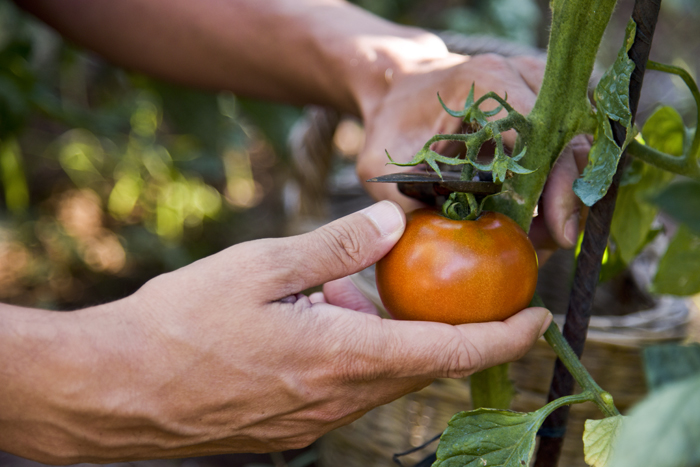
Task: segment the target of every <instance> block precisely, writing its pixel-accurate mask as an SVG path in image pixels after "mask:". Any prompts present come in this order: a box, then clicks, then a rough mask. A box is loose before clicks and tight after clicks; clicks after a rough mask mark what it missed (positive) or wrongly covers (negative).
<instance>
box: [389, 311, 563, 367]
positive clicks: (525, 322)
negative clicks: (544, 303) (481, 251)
mask: <svg viewBox="0 0 700 467" xmlns="http://www.w3.org/2000/svg"><path fill="white" fill-rule="evenodd" d="M551 321H552V315H551V313H550V312H549V311H548V310H546V309H544V308H527V309H525V310H523V311H521V312H519V313H517V314H516V315H514V316H512V317H510V318H508V319H507V320H505V321H494V322H490V323H478V324H463V325H459V326H450V325H447V324H440V323H428V322H415V321H388V320H384V321H383V322H384V324H383V326H384V327H385V329H386V333H388V337H387V336H385V337H384V342H385V349H383V353H384V354H385V355H387V358H386V359H385V360H384V361H383V363H382V364H383V365H384V370H385V372H386V373H388V374H391V375H393V376H397V377H417V376H424V377H431V378H444V377H448V378H462V377H464V376H467V375H470V374H472V373H475V372H477V371H480V370H483V369H486V368H490V367H492V366H494V365H498V364H501V363H505V362H511V361H514V360H517V359H519V358H521V357H522V356H523V355H525V353H527V351H528V350H529V349H530V348H531V347H532V346H533V345H534V343H535V342H536V341H537V339H538V338H539V337H540V336H541V335H542V334H544V332H545V331H546V330H547V327H548V326H549V324H550V323H551Z"/></svg>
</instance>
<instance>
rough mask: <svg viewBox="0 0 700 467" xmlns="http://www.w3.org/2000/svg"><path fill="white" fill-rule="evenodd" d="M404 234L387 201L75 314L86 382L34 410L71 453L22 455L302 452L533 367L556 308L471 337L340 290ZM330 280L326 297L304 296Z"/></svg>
mask: <svg viewBox="0 0 700 467" xmlns="http://www.w3.org/2000/svg"><path fill="white" fill-rule="evenodd" d="M404 223H405V219H404V216H403V213H402V212H401V210H400V209H398V206H396V205H395V204H393V203H390V202H388V201H385V202H381V203H378V204H375V205H374V206H372V207H370V208H368V209H366V210H364V211H361V212H359V213H355V214H352V215H350V216H347V217H345V218H343V219H340V220H338V221H335V222H333V223H331V224H329V225H327V226H325V227H322V228H320V229H318V230H316V231H314V232H312V233H309V234H305V235H301V236H298V237H290V238H282V239H270V240H258V241H254V242H249V243H244V244H240V245H237V246H234V247H231V248H229V249H227V250H225V251H223V252H221V253H219V254H216V255H213V256H211V257H209V258H205V259H203V260H200V261H197V262H196V263H193V264H191V265H189V266H187V267H184V268H182V269H180V270H178V271H175V272H172V273H169V274H165V275H162V276H159V277H157V278H155V279H153V280H152V281H150V282H148V283H147V284H146V285H145V286H144V287H143V288H142V289H140V290H139V291H138V292H136V293H135V294H134V295H132V296H131V297H128V298H127V299H124V300H122V301H120V302H115V303H114V304H110V305H106V306H102V307H97V308H94V309H88V310H84V311H81V312H76V313H78V315H73V314H72V313H69V314H68V315H73V319H77V318H78V317H80V316H82V319H83V322H82V324H81V325H80V326H75V325H74V326H73V327H72V328H71V329H73V331H72V332H74V333H75V334H76V335H77V336H83V340H84V336H86V335H87V336H91V340H90V343H91V344H90V348H89V349H83V351H82V352H78V353H76V355H80V358H78V360H80V361H86V364H88V363H89V365H87V366H88V371H87V372H86V373H85V374H77V375H76V374H75V372H73V373H72V374H71V376H72V378H73V379H72V383H71V384H69V387H70V388H71V389H72V392H70V391H69V392H66V391H63V390H62V389H61V386H60V385H58V384H57V383H56V381H55V380H54V382H53V388H52V393H59V395H60V397H59V399H58V400H59V401H60V402H61V404H58V405H56V404H53V405H50V403H48V402H46V401H43V402H41V403H39V404H38V405H37V406H36V407H34V406H33V407H31V408H28V409H27V411H28V413H30V415H31V414H36V415H37V416H42V417H45V418H46V419H49V420H52V421H56V420H59V422H55V423H54V424H49V428H46V430H48V434H49V435H50V436H48V438H47V437H46V436H45V435H46V433H47V431H46V430H44V431H38V432H37V431H35V433H38V435H35V436H34V439H36V440H37V442H38V443H45V442H46V439H49V440H50V441H51V442H50V446H52V447H53V448H54V451H52V452H53V453H54V455H57V454H55V453H56V452H57V451H58V452H61V453H63V454H66V453H68V454H66V455H64V456H63V457H42V456H36V455H32V453H31V452H28V451H21V452H17V451H15V452H16V453H18V454H20V455H24V456H26V457H34V458H38V459H39V460H42V461H44V462H46V461H49V462H56V461H60V462H78V461H83V462H84V461H90V462H106V461H114V460H130V459H142V458H159V457H183V456H194V455H203V454H214V453H224V452H241V451H243V452H256V451H257V452H261V451H266V452H269V451H279V450H284V449H289V448H298V447H302V446H305V445H308V444H309V443H311V442H313V441H314V440H315V439H317V438H318V437H320V436H321V435H323V434H324V433H326V432H327V431H329V430H332V429H333V428H336V427H338V426H341V425H344V424H347V423H349V422H351V421H353V420H355V419H357V418H358V417H360V416H361V415H362V414H364V413H365V412H367V411H368V410H370V409H372V408H373V407H376V406H378V405H380V404H384V403H387V402H389V401H391V400H393V399H396V398H398V397H400V396H402V395H404V394H406V393H408V392H411V391H415V390H418V389H420V388H422V387H424V386H426V385H427V384H429V383H430V382H431V381H432V380H433V379H434V378H439V377H451V378H458V377H464V376H467V375H469V374H471V373H473V372H475V371H478V370H480V369H484V368H488V367H491V366H493V365H496V364H499V363H503V362H506V361H512V360H515V359H517V358H519V357H520V356H522V355H523V354H524V353H525V352H526V351H527V350H528V349H529V348H530V347H531V346H532V344H533V343H534V342H535V341H536V339H537V338H538V337H539V336H540V335H541V334H542V333H543V332H544V331H545V329H546V327H547V326H548V324H549V322H550V320H551V315H550V314H549V313H548V312H547V310H545V309H542V308H530V309H526V310H524V311H522V312H520V313H518V314H516V315H515V316H513V317H512V318H510V319H508V320H506V321H504V322H492V323H481V324H468V325H460V326H450V325H446V324H440V323H432V322H408V321H403V322H402V321H393V320H384V319H381V318H379V317H378V316H376V315H375V314H374V313H375V310H374V308H373V307H372V306H371V304H370V303H369V302H367V300H366V299H364V297H362V296H361V295H360V294H359V292H358V291H357V290H356V289H354V288H353V287H352V285H351V284H349V280H347V279H345V280H342V279H341V280H339V281H338V280H337V279H339V278H342V277H344V276H347V275H348V274H351V273H354V272H357V271H360V270H361V269H363V268H365V267H367V266H369V265H370V264H372V263H374V262H376V261H377V260H379V259H380V258H381V257H382V256H384V255H385V254H386V253H387V252H388V251H389V249H391V248H392V246H393V245H394V244H395V243H396V241H397V240H398V239H399V237H400V236H401V234H402V232H403V229H404ZM328 281H330V282H329V283H327V284H326V286H325V287H324V292H323V293H316V294H313V295H312V296H311V298H308V297H306V296H304V295H301V294H300V292H301V291H303V290H306V289H308V288H309V287H312V286H316V285H319V284H322V283H324V282H328ZM105 324H107V326H105ZM76 328H77V329H76ZM77 339H78V337H76V338H75V339H74V340H72V341H71V342H75V341H76V340H77ZM69 341H70V340H69ZM66 352H67V353H70V351H64V353H66ZM76 358H77V357H76ZM74 360H75V359H72V360H71V361H74ZM72 365H73V366H75V364H74V363H73V364H72ZM55 371H56V372H57V373H60V371H59V370H55ZM55 378H60V376H55V377H54V379H55ZM35 384H36V381H35ZM66 394H70V395H71V397H68V398H66V397H64V396H65V395H66ZM67 401H70V402H69V403H68V402H67ZM53 402H55V401H53ZM47 404H49V405H48V406H47ZM23 413H24V412H23ZM60 420H64V421H65V420H68V421H69V423H68V426H67V427H66V426H65V425H64V426H62V423H64V422H60ZM6 428H7V427H6ZM42 435H43V436H42ZM57 446H64V447H65V446H68V448H64V449H63V450H62V451H61V450H59V449H58V448H56V447H57ZM2 447H3V448H6V446H2Z"/></svg>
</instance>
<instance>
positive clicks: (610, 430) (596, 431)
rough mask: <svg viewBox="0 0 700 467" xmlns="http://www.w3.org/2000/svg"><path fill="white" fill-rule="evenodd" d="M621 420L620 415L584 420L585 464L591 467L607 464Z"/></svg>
mask: <svg viewBox="0 0 700 467" xmlns="http://www.w3.org/2000/svg"><path fill="white" fill-rule="evenodd" d="M622 420H623V417H622V415H616V416H614V417H608V418H604V419H602V420H586V424H585V425H584V426H585V428H584V431H583V455H584V460H585V461H586V464H588V465H590V466H591V467H607V466H608V465H609V463H610V459H611V458H612V453H613V446H614V445H615V441H616V439H617V437H618V435H619V432H620V428H621V427H622Z"/></svg>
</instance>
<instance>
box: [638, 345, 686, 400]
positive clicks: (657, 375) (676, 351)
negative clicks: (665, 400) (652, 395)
mask: <svg viewBox="0 0 700 467" xmlns="http://www.w3.org/2000/svg"><path fill="white" fill-rule="evenodd" d="M642 355H643V357H644V373H645V375H646V378H647V387H648V388H649V390H651V391H657V390H659V389H660V388H662V387H664V386H666V385H668V384H670V383H674V382H676V381H681V380H683V379H686V378H688V377H691V376H694V375H696V374H700V345H698V344H691V345H681V344H675V343H674V344H662V345H653V346H651V347H647V348H645V349H644V351H643V354H642Z"/></svg>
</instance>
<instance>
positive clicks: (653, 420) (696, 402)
mask: <svg viewBox="0 0 700 467" xmlns="http://www.w3.org/2000/svg"><path fill="white" fill-rule="evenodd" d="M699 440H700V376H696V377H692V378H689V379H685V380H683V381H680V382H677V383H674V384H670V385H668V386H666V387H665V388H664V389H661V390H659V391H657V392H655V393H653V394H652V395H651V396H650V397H648V398H646V399H645V400H644V401H643V402H642V403H640V404H639V405H637V406H636V407H635V408H634V409H633V410H632V411H631V413H630V415H629V416H628V417H627V418H626V420H625V423H624V425H623V427H622V430H621V432H620V436H619V438H618V442H617V443H616V446H615V452H614V453H613V458H612V462H611V467H640V466H654V467H695V466H697V465H700V442H699Z"/></svg>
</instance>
